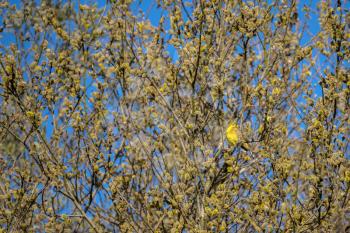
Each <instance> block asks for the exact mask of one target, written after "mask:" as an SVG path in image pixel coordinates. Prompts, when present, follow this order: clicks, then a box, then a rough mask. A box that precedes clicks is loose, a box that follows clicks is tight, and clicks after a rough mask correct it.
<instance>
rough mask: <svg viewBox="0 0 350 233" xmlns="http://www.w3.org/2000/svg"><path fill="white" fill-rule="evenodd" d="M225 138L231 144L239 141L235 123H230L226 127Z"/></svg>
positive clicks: (233, 144) (234, 144)
mask: <svg viewBox="0 0 350 233" xmlns="http://www.w3.org/2000/svg"><path fill="white" fill-rule="evenodd" d="M226 138H227V140H228V141H229V143H231V145H232V146H236V145H237V143H238V141H239V129H238V125H237V124H236V123H230V124H229V126H228V127H227V129H226Z"/></svg>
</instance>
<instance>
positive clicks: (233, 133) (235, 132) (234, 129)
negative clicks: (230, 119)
mask: <svg viewBox="0 0 350 233" xmlns="http://www.w3.org/2000/svg"><path fill="white" fill-rule="evenodd" d="M226 138H227V140H228V141H229V143H230V144H231V145H232V146H237V144H238V143H240V144H241V145H240V147H241V148H242V149H244V150H245V151H248V150H249V146H248V144H247V143H244V142H242V136H241V131H240V130H239V128H238V125H237V123H230V124H229V126H228V127H227V129H226Z"/></svg>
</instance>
